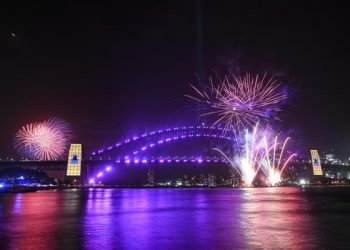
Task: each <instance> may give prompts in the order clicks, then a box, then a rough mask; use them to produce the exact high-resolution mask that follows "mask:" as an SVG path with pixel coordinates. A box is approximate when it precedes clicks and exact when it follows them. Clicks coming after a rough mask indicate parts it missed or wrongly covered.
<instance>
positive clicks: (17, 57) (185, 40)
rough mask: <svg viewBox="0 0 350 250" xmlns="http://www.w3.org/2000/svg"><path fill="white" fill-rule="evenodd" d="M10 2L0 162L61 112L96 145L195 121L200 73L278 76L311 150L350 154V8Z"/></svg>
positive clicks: (2, 22) (295, 125) (4, 18)
mask: <svg viewBox="0 0 350 250" xmlns="http://www.w3.org/2000/svg"><path fill="white" fill-rule="evenodd" d="M5 2H6V1H3V2H2V3H1V6H0V32H1V33H0V64H1V67H0V84H1V92H0V93H1V94H0V95H1V98H0V112H1V118H2V119H1V123H0V138H1V144H0V158H5V157H7V156H15V155H16V154H15V152H14V151H13V149H12V137H13V134H14V133H15V132H16V131H17V130H18V129H19V128H20V127H21V126H22V125H24V124H25V123H28V122H34V121H37V120H44V119H47V118H49V117H51V116H55V117H59V118H61V119H64V120H66V121H69V122H70V123H71V124H72V126H73V128H74V130H75V134H76V139H75V140H76V141H79V142H82V143H83V144H84V145H86V147H85V148H86V149H87V150H90V149H96V148H99V146H100V145H104V144H106V143H107V144H108V143H111V142H114V141H117V140H118V139H122V138H124V137H125V136H127V135H132V134H134V133H137V132H143V131H145V130H150V129H153V128H160V127H164V126H166V127H167V126H169V125H171V124H179V125H181V124H190V122H191V121H192V120H193V117H194V116H195V114H191V113H188V112H186V108H185V107H186V105H187V104H188V103H187V100H186V98H185V97H184V94H186V93H189V92H191V89H190V87H189V84H191V83H195V82H196V81H197V80H196V73H200V71H203V72H204V74H205V75H206V76H209V75H211V74H213V72H214V71H217V72H227V71H235V72H238V73H239V72H241V73H244V72H246V71H251V72H253V73H259V72H260V73H264V72H265V71H268V72H271V73H273V74H275V75H277V76H278V77H280V78H279V79H281V80H282V81H283V82H284V83H285V84H286V85H287V87H288V89H289V94H290V101H289V104H288V107H286V110H287V112H286V115H285V119H284V122H283V123H282V124H280V125H279V128H280V129H283V130H284V131H292V134H293V139H294V141H295V142H296V144H297V145H298V146H299V147H300V148H301V149H309V148H315V149H319V150H320V151H324V150H328V151H329V150H331V149H334V152H335V153H336V155H337V156H340V157H348V156H350V133H349V127H350V118H349V116H350V112H349V110H348V109H349V107H350V105H349V97H348V95H349V93H348V92H349V89H350V88H349V74H348V67H349V58H350V53H349V44H350V43H349V42H350V41H349V27H348V25H347V24H348V23H350V20H348V19H349V14H348V8H347V7H346V5H345V4H344V5H343V3H339V2H338V3H332V4H331V3H328V4H323V3H321V1H317V2H316V1H315V2H314V3H308V4H306V3H304V2H303V1H300V2H297V1H241V2H238V1H202V2H201V6H199V5H198V2H197V1H193V0H192V1H191V0H187V1H139V2H137V1H130V3H126V2H128V1H123V2H121V1H81V2H75V3H70V1H67V2H65V1H54V0H52V1H45V2H41V3H40V2H39V1H34V2H33V1H26V3H24V1H23V2H20V1H8V2H9V3H10V2H11V4H6V3H5ZM198 9H200V12H201V22H200V25H199V26H198V23H196V21H197V20H198ZM199 27H200V28H199ZM198 34H199V35H200V34H201V36H198ZM198 38H200V39H198ZM198 52H200V53H198ZM201 59H202V60H201ZM201 65H202V67H201Z"/></svg>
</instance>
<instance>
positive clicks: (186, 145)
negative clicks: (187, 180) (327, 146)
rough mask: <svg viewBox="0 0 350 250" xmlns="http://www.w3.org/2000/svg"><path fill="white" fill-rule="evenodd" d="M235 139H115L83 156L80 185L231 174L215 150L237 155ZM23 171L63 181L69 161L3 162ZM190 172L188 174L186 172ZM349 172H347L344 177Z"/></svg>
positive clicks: (224, 135) (173, 135) (225, 135)
mask: <svg viewBox="0 0 350 250" xmlns="http://www.w3.org/2000/svg"><path fill="white" fill-rule="evenodd" d="M234 143H236V137H235V133H234V131H233V130H223V128H220V127H214V126H205V125H196V126H176V127H167V128H163V129H158V130H153V131H149V132H145V133H143V134H142V133H141V134H137V135H134V136H131V137H127V138H124V139H119V140H118V138H116V140H115V143H114V144H112V145H107V146H105V147H102V148H98V149H97V150H95V151H93V152H84V154H83V158H82V164H81V176H80V177H78V178H79V179H80V181H81V182H85V183H87V182H88V181H89V178H90V177H91V176H96V174H98V173H99V172H100V171H101V170H105V169H106V168H107V169H110V168H115V169H118V168H119V169H129V170H128V171H129V172H128V173H129V174H130V175H132V174H134V173H136V174H137V172H138V171H143V173H145V170H147V169H150V168H154V167H156V168H160V167H161V168H162V169H169V168H176V167H183V168H189V167H192V168H193V167H198V168H200V169H201V171H202V170H203V169H204V168H208V167H209V168H212V169H213V167H215V170H217V169H220V168H221V169H223V168H225V171H226V172H232V168H231V167H229V165H230V162H229V160H228V159H226V158H225V157H224V156H223V155H222V154H220V153H219V152H218V151H217V150H215V149H220V150H221V151H223V152H225V153H227V154H228V155H229V156H232V155H234V152H233V145H234ZM291 165H293V166H294V167H295V166H297V168H299V169H300V168H304V169H306V168H309V169H311V166H310V163H309V162H308V161H306V162H296V161H294V162H292V163H291ZM7 166H14V167H21V168H26V169H35V170H39V171H45V172H46V173H47V174H48V175H49V176H51V177H55V178H60V179H64V178H65V175H66V171H67V160H56V161H31V160H20V161H19V160H14V161H0V167H7ZM323 166H324V167H326V168H327V169H329V170H331V171H333V172H334V173H338V172H339V169H342V170H344V167H342V166H334V165H332V166H327V165H323ZM186 171H187V170H186ZM349 173H350V170H349V169H348V168H346V173H345V175H349Z"/></svg>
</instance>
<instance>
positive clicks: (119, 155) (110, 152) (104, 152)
mask: <svg viewBox="0 0 350 250" xmlns="http://www.w3.org/2000/svg"><path fill="white" fill-rule="evenodd" d="M234 138H235V137H234V131H232V130H224V129H223V128H220V127H210V126H181V127H179V126H178V127H172V128H166V129H159V130H154V131H151V132H149V133H144V134H142V135H138V136H133V137H130V138H126V139H125V140H122V141H119V142H117V143H115V144H114V145H110V146H108V147H105V148H102V149H99V150H97V151H95V152H92V154H91V159H94V160H114V161H116V162H117V163H125V164H142V163H156V162H158V163H174V162H176V163H180V162H183V163H187V162H197V163H202V162H226V159H224V158H222V157H221V156H219V155H217V157H213V156H205V155H201V154H200V153H199V154H197V155H193V156H181V155H180V156H176V157H165V156H149V155H148V156H146V153H147V152H149V151H154V149H156V148H160V147H162V146H164V145H168V144H172V143H178V142H180V143H181V142H183V141H188V140H195V139H209V140H211V141H212V142H213V143H216V144H214V146H213V147H217V146H219V147H220V146H222V144H223V142H224V143H226V144H227V145H231V144H230V143H231V142H232V141H233V140H234ZM218 142H219V143H218Z"/></svg>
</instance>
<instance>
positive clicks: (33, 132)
mask: <svg viewBox="0 0 350 250" xmlns="http://www.w3.org/2000/svg"><path fill="white" fill-rule="evenodd" d="M70 139H71V128H70V125H69V124H67V123H66V122H64V121H63V120H60V119H57V118H50V119H48V120H46V121H43V122H35V123H30V124H26V125H24V126H23V127H22V128H21V129H20V130H19V131H18V132H17V133H16V134H15V136H14V140H13V143H14V147H15V149H16V150H17V151H18V152H19V153H20V154H21V155H22V156H25V157H26V158H29V159H35V160H54V159H57V158H59V157H60V156H61V155H62V154H63V153H64V152H65V151H66V150H67V146H68V144H69V142H70Z"/></svg>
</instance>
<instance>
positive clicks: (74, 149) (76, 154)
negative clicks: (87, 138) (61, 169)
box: [67, 144, 82, 176]
mask: <svg viewBox="0 0 350 250" xmlns="http://www.w3.org/2000/svg"><path fill="white" fill-rule="evenodd" d="M81 151H82V147H81V144H71V145H70V148H69V155H68V164H67V176H80V175H81Z"/></svg>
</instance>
